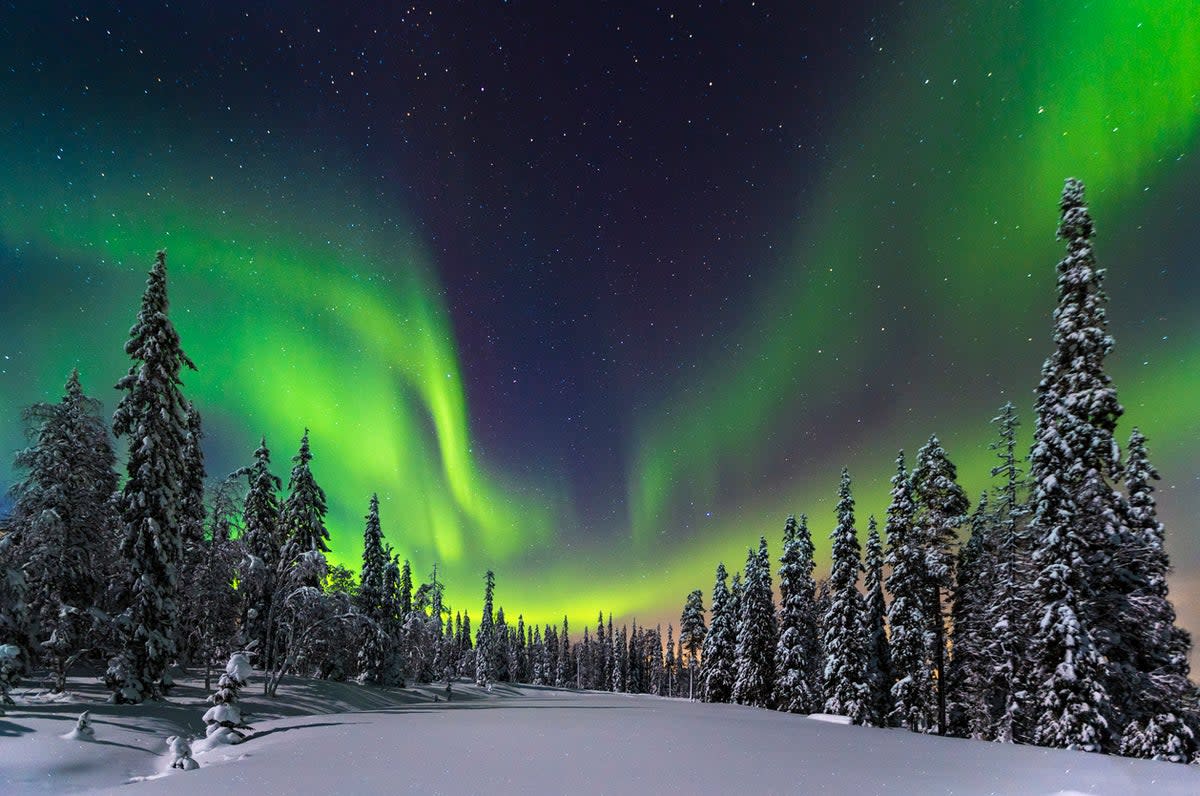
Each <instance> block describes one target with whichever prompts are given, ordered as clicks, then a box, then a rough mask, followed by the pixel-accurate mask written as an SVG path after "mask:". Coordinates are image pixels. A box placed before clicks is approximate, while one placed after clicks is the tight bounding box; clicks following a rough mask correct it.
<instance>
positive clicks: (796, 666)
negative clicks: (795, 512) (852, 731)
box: [713, 514, 821, 713]
mask: <svg viewBox="0 0 1200 796" xmlns="http://www.w3.org/2000/svg"><path fill="white" fill-rule="evenodd" d="M779 562H780V566H779V643H778V645H777V646H776V649H775V670H776V671H775V706H776V708H778V709H779V710H784V711H790V712H792V713H813V712H815V711H816V710H817V706H818V705H819V704H820V703H821V681H820V669H819V668H818V665H819V658H820V654H819V649H818V646H819V645H818V642H817V635H816V634H817V619H816V615H815V611H816V605H815V603H814V596H815V595H814V593H815V591H816V584H815V583H814V582H813V577H812V573H813V567H814V562H813V543H812V536H811V535H810V534H809V531H808V518H807V517H806V516H805V515H803V514H801V515H800V520H799V522H797V521H796V517H795V516H789V517H788V518H787V522H786V523H785V524H784V527H783V556H782V557H781V558H780V559H779ZM713 614H714V616H713V624H714V625H715V624H716V608H715V606H714V608H713Z"/></svg>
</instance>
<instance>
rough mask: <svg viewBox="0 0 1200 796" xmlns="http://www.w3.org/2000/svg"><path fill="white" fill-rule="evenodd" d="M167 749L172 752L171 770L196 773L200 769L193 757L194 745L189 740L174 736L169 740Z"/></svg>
mask: <svg viewBox="0 0 1200 796" xmlns="http://www.w3.org/2000/svg"><path fill="white" fill-rule="evenodd" d="M167 748H168V749H170V750H171V768H180V769H183V770H184V771H194V770H196V769H197V768H199V767H200V764H199V763H197V762H196V760H195V758H193V757H192V744H191V742H189V741H188V739H187V738H183V737H181V736H178V735H172V736H171V737H169V738H167Z"/></svg>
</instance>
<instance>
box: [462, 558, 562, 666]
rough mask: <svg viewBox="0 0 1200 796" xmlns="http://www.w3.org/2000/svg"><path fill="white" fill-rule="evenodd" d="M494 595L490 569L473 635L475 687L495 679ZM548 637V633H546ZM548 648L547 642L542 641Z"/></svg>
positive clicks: (493, 580) (486, 577) (493, 581)
mask: <svg viewBox="0 0 1200 796" xmlns="http://www.w3.org/2000/svg"><path fill="white" fill-rule="evenodd" d="M495 593H496V575H495V573H493V572H492V571H491V570H490V569H489V570H488V571H487V574H486V575H485V576H484V589H483V616H482V618H480V620H479V631H478V632H477V633H476V635H475V685H478V686H482V687H486V686H488V685H490V684H491V682H492V680H493V679H495V676H496V675H495V670H494V666H495V661H494V657H495V650H494V649H493V645H494V641H495V639H493V638H492V637H493V635H494V632H493V631H494V630H495V622H496V620H495V617H494V616H493V614H492V605H493V600H494V599H495ZM547 635H549V633H547ZM544 640H545V641H546V643H547V646H549V640H548V639H544ZM545 674H546V677H547V678H548V679H550V680H553V678H554V671H553V670H549V671H547V672H546V673H545Z"/></svg>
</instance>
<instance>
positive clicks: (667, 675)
mask: <svg viewBox="0 0 1200 796" xmlns="http://www.w3.org/2000/svg"><path fill="white" fill-rule="evenodd" d="M716 614H717V609H716V606H715V605H714V606H713V623H714V624H715V623H716V621H717V615H716ZM709 632H710V633H711V632H712V626H711V625H710V626H709ZM704 642H705V645H706V646H707V643H708V636H707V635H706V636H705V637H704ZM707 660H708V650H703V651H702V652H701V653H700V675H701V676H700V698H701V699H704V662H705V661H707ZM665 667H666V671H665V672H664V673H663V677H664V683H665V687H666V692H665V693H666V695H667V696H669V697H673V696H675V694H676V693H677V691H676V689H677V688H678V686H679V681H678V675H677V673H676V671H675V669H676V663H675V625H673V624H668V625H667V659H666V662H665ZM705 701H707V700H705Z"/></svg>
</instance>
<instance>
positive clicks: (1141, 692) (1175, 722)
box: [1118, 428, 1196, 763]
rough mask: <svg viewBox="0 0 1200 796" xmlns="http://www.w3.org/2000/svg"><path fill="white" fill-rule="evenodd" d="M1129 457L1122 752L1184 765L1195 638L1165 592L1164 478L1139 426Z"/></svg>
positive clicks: (1190, 748) (1191, 742)
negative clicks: (1127, 653)
mask: <svg viewBox="0 0 1200 796" xmlns="http://www.w3.org/2000/svg"><path fill="white" fill-rule="evenodd" d="M1126 452H1127V456H1126V463H1125V473H1124V475H1125V492H1126V495H1127V498H1128V499H1127V504H1126V505H1127V507H1128V508H1127V514H1126V519H1125V527H1126V532H1127V534H1128V538H1127V539H1126V541H1125V544H1124V545H1123V546H1122V547H1121V549H1120V551H1119V558H1118V565H1119V566H1120V567H1121V569H1122V570H1123V571H1124V572H1125V573H1127V574H1126V580H1127V583H1128V585H1127V586H1126V590H1127V592H1128V595H1129V597H1128V601H1127V602H1126V605H1125V607H1126V615H1125V616H1124V617H1123V619H1124V621H1123V622H1122V628H1123V631H1124V633H1125V635H1126V636H1127V637H1128V638H1131V639H1132V640H1133V643H1132V644H1131V645H1130V648H1131V649H1132V651H1133V655H1132V656H1131V657H1130V658H1129V659H1128V660H1127V661H1125V665H1124V670H1123V671H1122V672H1121V673H1120V674H1121V679H1122V680H1123V681H1124V683H1125V684H1126V688H1127V690H1128V691H1129V693H1130V695H1131V702H1132V705H1133V709H1132V710H1131V711H1129V715H1128V719H1129V722H1128V724H1127V726H1126V728H1125V731H1124V736H1123V738H1122V739H1121V754H1123V755H1130V756H1134V757H1147V758H1152V759H1155V760H1169V761H1171V762H1175V763H1186V762H1190V761H1191V759H1192V757H1193V756H1194V754H1195V752H1196V739H1195V736H1194V734H1193V731H1192V729H1191V728H1190V727H1189V726H1188V725H1187V723H1186V722H1185V721H1184V720H1183V713H1184V711H1185V710H1186V708H1185V699H1186V695H1187V693H1188V690H1189V688H1190V684H1189V682H1188V652H1189V650H1190V648H1191V638H1190V636H1189V634H1188V632H1187V631H1186V630H1184V629H1183V628H1181V627H1179V626H1178V625H1177V624H1175V607H1174V606H1173V605H1172V604H1171V600H1170V598H1169V597H1168V594H1167V574H1168V572H1170V569H1171V564H1170V560H1169V558H1168V557H1167V551H1166V549H1165V548H1164V546H1163V525H1162V523H1161V522H1159V521H1158V516H1157V515H1158V512H1157V510H1156V508H1155V501H1154V485H1153V483H1152V482H1153V481H1156V480H1158V478H1159V475H1158V472H1157V471H1156V470H1155V469H1154V466H1153V465H1152V464H1150V459H1149V454H1148V452H1147V450H1146V438H1145V436H1143V435H1142V433H1141V431H1139V430H1138V429H1136V428H1135V429H1134V430H1133V433H1132V434H1131V435H1130V438H1129V445H1128V447H1127V448H1126Z"/></svg>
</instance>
